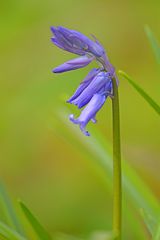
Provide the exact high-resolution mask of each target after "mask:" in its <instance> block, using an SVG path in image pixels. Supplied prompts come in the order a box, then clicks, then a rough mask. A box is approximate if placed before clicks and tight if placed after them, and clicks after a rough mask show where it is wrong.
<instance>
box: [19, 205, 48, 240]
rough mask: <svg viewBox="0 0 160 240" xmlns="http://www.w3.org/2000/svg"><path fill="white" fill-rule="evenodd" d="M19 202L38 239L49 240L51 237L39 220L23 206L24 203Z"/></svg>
mask: <svg viewBox="0 0 160 240" xmlns="http://www.w3.org/2000/svg"><path fill="white" fill-rule="evenodd" d="M19 203H20V206H21V208H22V210H23V212H24V214H25V216H26V218H27V219H28V221H29V222H30V224H31V225H32V227H33V229H34V231H35V232H36V234H37V236H38V238H39V239H40V240H51V239H52V238H51V237H50V236H49V234H48V233H47V231H46V230H45V229H44V228H43V227H42V225H41V224H40V223H39V221H38V220H37V219H36V217H35V216H34V215H33V214H32V213H31V211H30V210H29V209H28V208H27V207H26V206H25V204H24V203H23V202H21V201H20V202H19Z"/></svg>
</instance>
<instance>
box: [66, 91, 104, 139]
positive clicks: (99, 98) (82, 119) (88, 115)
mask: <svg viewBox="0 0 160 240" xmlns="http://www.w3.org/2000/svg"><path fill="white" fill-rule="evenodd" d="M106 97H107V95H105V94H98V93H96V94H94V95H93V97H92V98H91V100H90V102H89V103H88V105H87V106H86V107H85V108H84V109H83V110H82V112H81V114H80V116H79V117H78V118H77V119H75V118H74V115H73V114H71V115H70V120H71V121H72V122H73V123H75V124H79V127H80V129H81V131H82V132H83V133H84V134H85V135H86V136H90V134H89V132H88V131H86V129H85V127H86V125H87V123H88V122H89V121H90V120H91V121H92V122H93V123H96V118H95V117H96V113H97V112H98V111H99V110H100V108H101V107H102V106H103V104H104V103H105V100H106Z"/></svg>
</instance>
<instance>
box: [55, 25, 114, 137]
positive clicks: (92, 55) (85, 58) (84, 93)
mask: <svg viewBox="0 0 160 240" xmlns="http://www.w3.org/2000/svg"><path fill="white" fill-rule="evenodd" d="M51 31H52V33H53V34H54V36H53V37H52V38H51V40H52V42H53V43H54V44H55V45H56V46H58V47H59V48H61V49H63V50H65V51H68V52H71V53H74V54H77V55H80V57H78V58H75V59H73V60H70V61H67V62H66V63H63V64H61V65H60V66H58V67H56V68H54V69H53V72H54V73H62V72H66V71H70V70H75V69H78V68H82V67H85V66H87V65H88V64H89V63H90V62H92V61H93V60H96V61H98V62H99V63H100V64H101V67H100V68H97V69H96V68H95V69H92V70H91V71H90V72H89V74H88V75H87V76H86V78H85V79H84V80H83V81H82V82H81V83H80V85H79V87H78V88H77V90H76V91H75V93H74V94H73V96H72V97H71V98H70V99H69V100H68V101H67V102H68V103H71V104H74V105H76V106H77V107H78V108H82V107H85V108H84V109H83V110H82V112H81V114H80V116H79V117H78V118H77V119H75V118H74V115H73V114H71V115H70V120H71V121H72V122H73V123H75V124H79V126H80V129H81V131H82V132H83V133H84V134H85V135H86V136H89V135H90V134H89V133H88V131H86V130H85V127H86V125H87V123H88V122H89V121H90V120H91V121H92V122H94V123H95V122H96V121H95V115H96V113H97V112H98V111H99V110H100V108H101V107H102V106H103V104H104V103H105V100H106V98H107V97H108V96H111V95H112V77H113V75H114V67H113V66H112V65H111V64H110V62H109V60H108V57H107V55H106V53H105V50H104V48H103V46H102V45H101V44H100V43H99V41H98V40H97V39H96V38H95V37H94V41H93V40H91V39H89V38H88V37H86V36H85V35H83V34H82V33H80V32H77V31H75V30H70V29H67V28H64V27H61V26H59V27H51Z"/></svg>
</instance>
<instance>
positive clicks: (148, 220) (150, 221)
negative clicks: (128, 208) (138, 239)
mask: <svg viewBox="0 0 160 240" xmlns="http://www.w3.org/2000/svg"><path fill="white" fill-rule="evenodd" d="M140 213H141V216H142V218H143V220H144V223H145V224H146V226H147V228H148V230H149V232H150V234H151V235H152V236H153V235H154V232H155V230H156V221H155V219H154V217H153V216H151V215H150V214H148V213H147V212H146V211H144V209H141V210H140Z"/></svg>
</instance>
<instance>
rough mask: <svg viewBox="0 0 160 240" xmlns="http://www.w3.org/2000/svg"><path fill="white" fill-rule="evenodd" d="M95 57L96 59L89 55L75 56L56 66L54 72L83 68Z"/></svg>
mask: <svg viewBox="0 0 160 240" xmlns="http://www.w3.org/2000/svg"><path fill="white" fill-rule="evenodd" d="M93 59H94V58H93V57H92V58H89V57H87V56H82V57H79V58H75V59H73V60H70V61H67V62H65V63H63V64H61V65H60V66H58V67H56V68H54V69H53V72H54V73H62V72H66V71H71V70H75V69H78V68H83V67H85V66H87V65H88V64H89V63H90V62H91V61H93Z"/></svg>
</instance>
